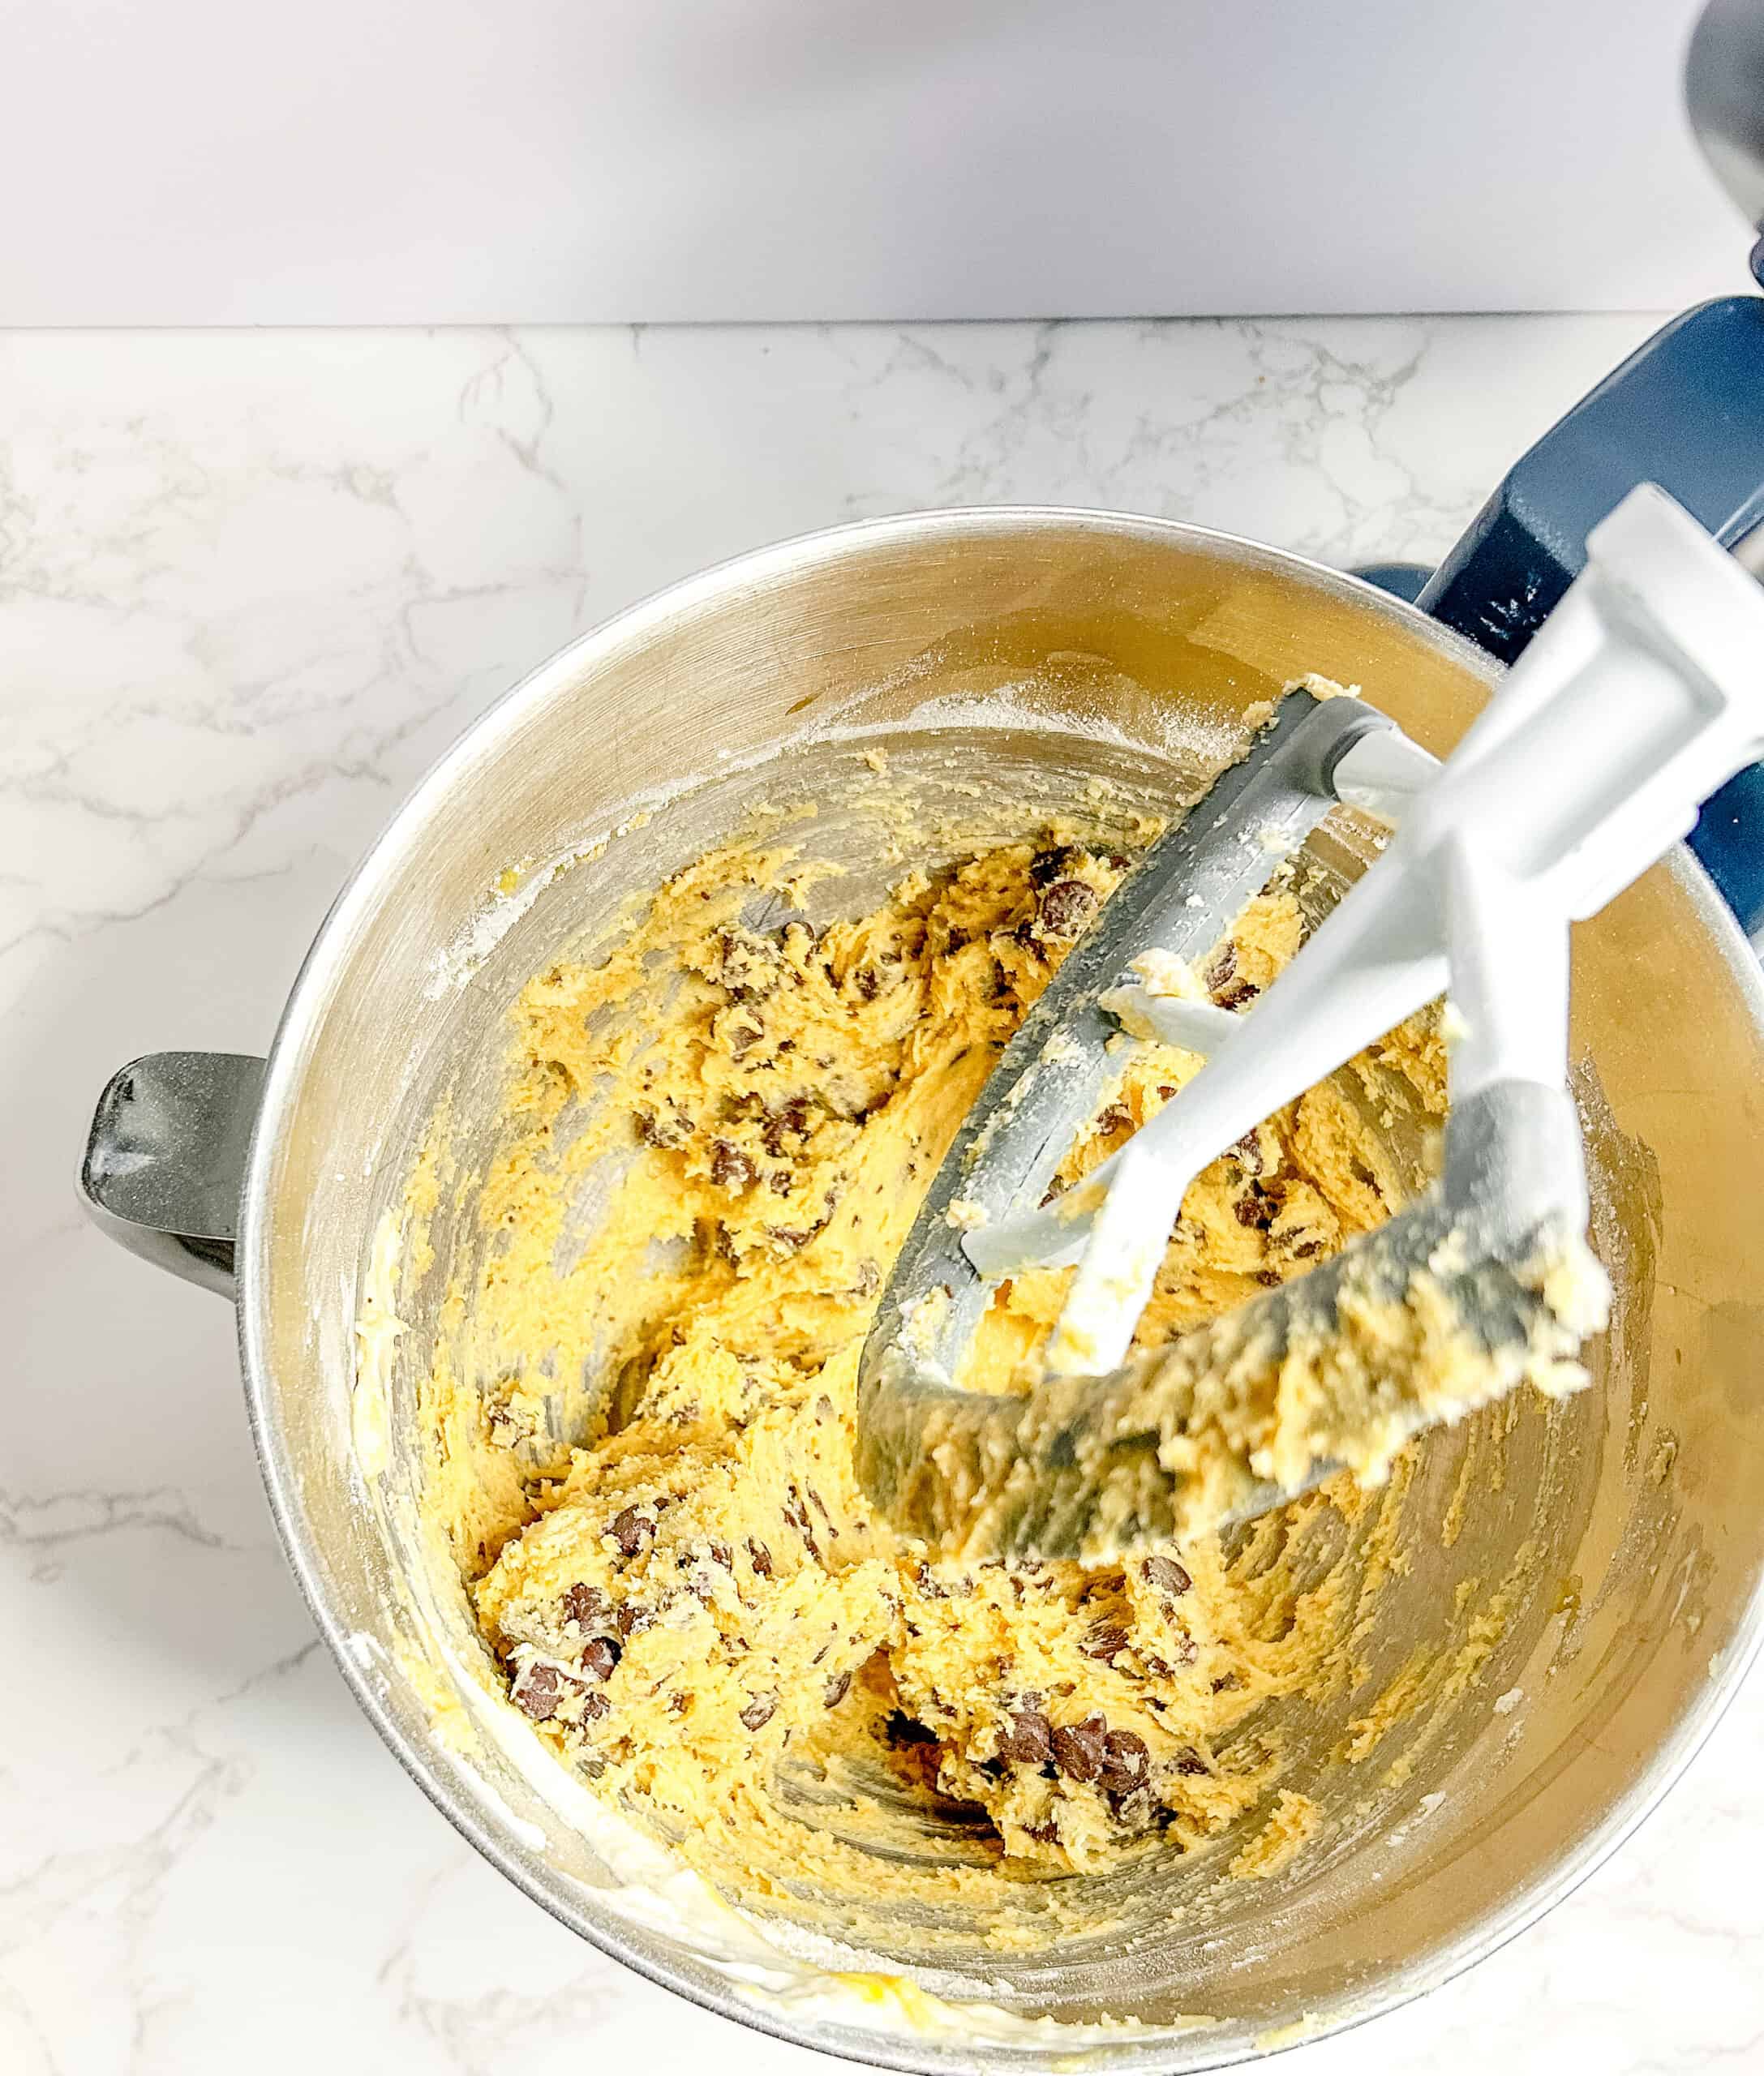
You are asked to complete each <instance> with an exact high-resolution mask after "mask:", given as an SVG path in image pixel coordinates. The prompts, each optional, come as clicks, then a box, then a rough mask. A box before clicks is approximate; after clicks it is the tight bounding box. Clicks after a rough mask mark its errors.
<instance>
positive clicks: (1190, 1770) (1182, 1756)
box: [1176, 1746, 1211, 1777]
mask: <svg viewBox="0 0 1764 2076" xmlns="http://www.w3.org/2000/svg"><path fill="white" fill-rule="evenodd" d="M1176 1770H1177V1772H1178V1773H1179V1774H1189V1775H1190V1776H1191V1777H1192V1776H1198V1775H1200V1774H1204V1773H1208V1772H1210V1771H1211V1769H1210V1768H1209V1767H1208V1764H1207V1762H1206V1761H1205V1760H1204V1759H1203V1758H1202V1757H1201V1756H1200V1753H1199V1752H1196V1751H1195V1749H1194V1748H1192V1746H1191V1747H1190V1748H1189V1749H1188V1750H1187V1751H1186V1752H1178V1753H1177V1754H1176Z"/></svg>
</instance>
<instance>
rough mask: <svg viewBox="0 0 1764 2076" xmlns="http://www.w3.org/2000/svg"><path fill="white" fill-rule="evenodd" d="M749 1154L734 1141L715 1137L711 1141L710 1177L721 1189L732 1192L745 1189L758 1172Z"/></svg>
mask: <svg viewBox="0 0 1764 2076" xmlns="http://www.w3.org/2000/svg"><path fill="white" fill-rule="evenodd" d="M758 1172H759V1171H758V1169H756V1168H755V1167H754V1165H753V1162H752V1161H751V1160H749V1159H748V1157H747V1156H746V1155H745V1153H744V1152H742V1151H741V1149H740V1147H738V1146H736V1144H735V1143H733V1141H732V1140H730V1139H712V1140H711V1142H710V1179H711V1181H712V1182H715V1184H716V1186H717V1187H718V1188H719V1190H730V1191H731V1192H734V1191H736V1190H745V1189H746V1188H748V1187H749V1186H750V1185H751V1184H752V1182H753V1179H754V1177H755V1176H756V1175H757V1174H758Z"/></svg>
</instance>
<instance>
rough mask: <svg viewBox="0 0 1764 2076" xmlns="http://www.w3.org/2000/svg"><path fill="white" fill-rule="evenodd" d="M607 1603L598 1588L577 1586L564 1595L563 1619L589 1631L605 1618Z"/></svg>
mask: <svg viewBox="0 0 1764 2076" xmlns="http://www.w3.org/2000/svg"><path fill="white" fill-rule="evenodd" d="M607 1607H608V1602H607V1597H606V1595H605V1594H604V1593H602V1592H601V1590H600V1589H599V1587H598V1586H590V1585H582V1584H580V1583H578V1584H577V1585H573V1586H572V1587H570V1589H569V1591H568V1592H567V1593H565V1594H564V1620H565V1621H566V1622H574V1623H578V1624H579V1625H580V1626H581V1627H582V1628H584V1629H591V1628H593V1627H594V1624H595V1623H597V1622H600V1621H603V1620H604V1619H605V1618H606V1615H607Z"/></svg>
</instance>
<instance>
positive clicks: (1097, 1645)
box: [1079, 1622, 1127, 1665]
mask: <svg viewBox="0 0 1764 2076" xmlns="http://www.w3.org/2000/svg"><path fill="white" fill-rule="evenodd" d="M1079 1649H1080V1650H1081V1651H1082V1652H1083V1653H1084V1656H1085V1657H1086V1658H1096V1659H1097V1660H1099V1661H1100V1662H1101V1663H1102V1664H1104V1665H1112V1664H1114V1661H1115V1660H1116V1658H1118V1657H1119V1656H1120V1654H1122V1651H1124V1650H1125V1649H1127V1631H1126V1630H1125V1629H1123V1628H1122V1626H1121V1624H1120V1623H1118V1622H1098V1623H1094V1624H1093V1625H1092V1627H1091V1628H1090V1629H1089V1630H1088V1632H1087V1633H1086V1635H1085V1637H1084V1641H1083V1643H1081V1644H1080V1645H1079Z"/></svg>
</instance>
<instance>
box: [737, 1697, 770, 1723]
mask: <svg viewBox="0 0 1764 2076" xmlns="http://www.w3.org/2000/svg"><path fill="white" fill-rule="evenodd" d="M777 1713H778V1696H776V1695H775V1694H756V1695H755V1696H753V1700H752V1701H749V1703H748V1705H747V1706H746V1707H745V1709H742V1711H741V1725H742V1727H743V1728H744V1729H745V1730H763V1729H764V1728H765V1727H766V1724H767V1723H769V1722H770V1721H771V1719H772V1718H773V1717H774V1716H775V1714H777Z"/></svg>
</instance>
